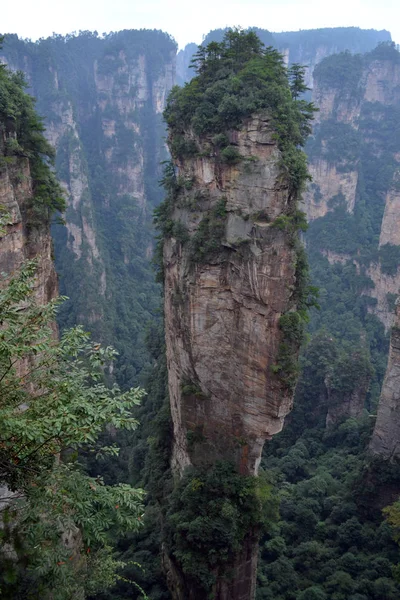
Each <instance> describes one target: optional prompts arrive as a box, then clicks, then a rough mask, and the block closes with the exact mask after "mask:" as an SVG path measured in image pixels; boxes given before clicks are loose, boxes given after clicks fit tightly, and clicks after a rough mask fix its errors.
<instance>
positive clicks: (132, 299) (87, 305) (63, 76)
mask: <svg viewBox="0 0 400 600" xmlns="http://www.w3.org/2000/svg"><path fill="white" fill-rule="evenodd" d="M175 52H176V50H175V43H174V42H173V41H172V40H171V39H170V38H169V36H168V35H166V34H163V33H161V32H156V31H154V32H150V31H123V32H119V33H116V34H111V35H109V36H106V37H104V38H99V37H98V36H97V34H91V33H89V32H85V33H82V34H80V35H78V36H67V37H65V38H64V37H62V36H54V37H53V38H49V39H47V40H42V41H40V42H38V43H35V44H33V43H30V42H26V41H25V42H24V41H22V40H18V38H17V37H16V36H7V40H6V42H5V44H4V47H3V49H2V57H1V60H3V61H5V62H7V63H8V65H9V67H10V68H11V69H13V70H17V69H19V70H22V71H24V73H25V74H26V77H27V80H28V83H29V86H30V87H29V89H28V91H30V92H31V93H32V94H33V95H34V96H35V97H36V98H37V110H38V112H39V113H40V114H42V115H44V116H45V125H46V136H47V137H48V139H49V141H50V142H51V143H52V144H53V145H54V146H55V147H56V150H57V158H56V166H57V174H58V177H59V179H60V180H61V182H62V183H63V186H64V188H65V190H66V193H67V203H68V208H67V211H66V215H65V220H66V225H65V227H63V226H56V227H54V228H53V236H54V241H55V256H56V268H57V271H58V272H59V273H60V274H61V277H60V285H61V289H60V291H61V293H62V294H64V295H66V296H68V297H69V298H70V299H71V301H70V302H67V303H66V304H65V305H63V307H62V309H61V325H62V326H64V325H67V326H69V325H74V324H76V323H80V324H83V325H84V326H85V327H86V328H87V329H88V330H90V331H91V332H92V335H93V337H94V339H99V341H102V342H104V343H112V344H113V345H115V346H116V348H117V350H119V352H120V358H119V362H118V364H117V368H116V371H115V375H116V377H117V379H118V381H119V383H121V384H122V385H133V384H135V383H136V382H137V379H136V376H137V373H138V371H139V370H140V369H141V368H142V367H143V365H144V364H146V361H148V355H147V354H146V349H145V341H144V337H145V332H144V329H145V323H146V322H147V321H149V320H150V319H151V318H153V317H154V315H155V313H156V311H157V309H158V308H159V304H160V300H159V288H158V286H157V285H156V284H155V283H154V273H153V271H152V269H151V266H150V259H151V255H152V249H153V234H152V230H151V225H152V211H153V208H154V206H155V205H156V204H158V203H159V202H160V200H161V191H160V190H159V189H158V187H157V181H158V180H159V178H160V175H161V173H160V166H159V163H160V161H162V160H163V159H164V158H166V148H165V143H164V139H163V138H164V135H165V134H164V127H163V124H162V111H163V108H164V103H165V99H166V96H167V94H168V92H169V90H170V89H171V87H172V85H173V83H174V79H175ZM138 348H141V350H138ZM142 348H143V349H142Z"/></svg>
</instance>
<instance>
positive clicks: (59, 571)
mask: <svg viewBox="0 0 400 600" xmlns="http://www.w3.org/2000/svg"><path fill="white" fill-rule="evenodd" d="M2 221H3V222H4V221H5V218H4V217H3V219H2ZM1 233H2V232H1V231H0V235H1ZM35 270H36V265H35V263H34V261H29V262H27V263H26V264H25V265H23V267H22V268H21V270H20V271H19V272H18V273H17V274H15V275H14V276H13V277H12V278H11V279H9V280H5V279H4V276H3V281H2V282H0V398H1V401H0V431H1V439H0V490H1V497H0V502H1V504H0V515H1V517H2V520H3V526H2V529H1V535H0V564H1V566H2V569H1V572H2V575H1V576H0V591H1V595H2V597H3V598H15V599H17V598H21V599H22V598H47V597H51V598H52V600H64V599H65V600H67V599H69V598H71V597H74V598H75V597H76V598H80V597H82V598H83V597H84V596H85V594H86V593H92V592H95V591H96V589H104V588H107V587H109V586H111V585H112V584H113V583H114V582H115V580H116V578H117V575H116V569H117V568H118V567H119V566H121V564H120V563H118V562H117V561H115V560H114V558H113V556H112V551H111V548H110V546H111V544H110V540H111V537H110V534H111V532H112V534H113V536H115V535H120V534H122V533H124V532H126V531H135V530H137V529H138V528H139V526H140V521H141V516H142V512H143V505H142V501H143V496H144V492H143V491H142V490H140V489H134V488H132V487H131V486H129V485H127V484H119V485H115V486H108V485H105V484H104V482H103V481H102V479H101V477H97V478H91V477H89V476H87V475H86V474H85V473H84V472H83V470H82V468H81V466H80V464H79V460H78V451H79V450H80V449H85V450H87V451H91V452H94V453H96V455H97V456H98V457H100V456H102V455H103V456H104V455H107V454H111V455H115V454H117V453H118V448H116V447H114V446H111V447H101V445H100V444H98V443H96V440H97V437H98V435H99V434H100V433H101V432H102V431H103V430H104V428H105V427H106V426H109V427H112V428H114V429H119V428H124V429H128V430H133V429H135V428H136V426H137V421H136V419H135V418H134V417H133V416H132V412H131V409H132V408H133V407H134V406H135V405H137V404H139V402H140V399H141V397H142V396H143V391H142V390H140V389H139V388H136V389H131V390H129V391H126V392H124V393H122V392H120V390H119V388H118V387H117V386H116V385H114V386H113V387H112V388H111V389H109V388H107V387H106V385H105V384H104V383H103V380H104V372H105V371H106V370H107V369H108V368H109V367H110V363H111V361H112V359H113V358H114V356H115V351H114V350H113V349H112V348H102V347H101V346H100V345H98V344H95V343H91V342H89V340H88V334H86V333H85V332H84V331H83V330H82V329H81V328H80V327H77V328H75V329H72V330H69V331H66V332H65V333H64V334H63V336H62V337H61V339H60V340H58V339H57V337H56V336H55V333H54V326H53V324H54V320H55V312H56V307H57V305H58V304H59V300H55V301H53V302H51V303H49V304H47V305H45V306H43V305H40V304H39V303H38V302H37V300H36V298H35V292H34V290H35Z"/></svg>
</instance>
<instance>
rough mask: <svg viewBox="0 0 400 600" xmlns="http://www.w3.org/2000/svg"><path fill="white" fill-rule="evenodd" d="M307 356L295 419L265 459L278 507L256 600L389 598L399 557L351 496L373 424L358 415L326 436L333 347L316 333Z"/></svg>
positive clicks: (394, 592)
mask: <svg viewBox="0 0 400 600" xmlns="http://www.w3.org/2000/svg"><path fill="white" fill-rule="evenodd" d="M308 354H309V356H308V361H307V366H306V367H305V366H303V378H302V382H303V383H300V384H299V387H298V390H297V395H296V401H295V407H296V408H295V412H294V413H293V418H291V419H290V423H289V424H288V425H287V426H286V428H285V430H284V431H283V432H282V433H281V434H279V435H278V436H276V437H274V439H273V440H272V441H271V442H269V443H268V444H267V446H266V448H265V452H264V458H263V461H264V463H265V464H268V468H269V469H270V471H271V472H272V473H273V476H274V477H275V478H276V481H277V482H278V484H277V485H278V489H279V490H280V494H281V503H280V521H279V523H278V524H277V526H275V527H273V528H272V529H271V530H270V531H269V532H268V533H267V534H266V535H265V536H264V538H263V539H262V540H261V545H260V561H259V571H258V588H257V595H256V598H257V600H275V599H277V598H279V599H282V600H299V599H302V600H304V599H309V600H314V599H322V598H325V599H326V600H327V599H329V598H335V599H336V598H337V599H340V600H348V599H349V598H361V597H362V598H365V599H367V600H378V598H382V597H384V598H386V597H388V598H393V599H395V598H396V597H397V596H398V594H399V587H398V584H397V583H396V581H395V580H394V578H393V572H392V571H393V568H394V566H395V564H396V563H397V561H398V560H399V551H398V550H397V549H396V545H395V544H394V543H393V542H392V541H391V531H390V528H389V526H388V524H387V523H385V522H384V521H382V519H381V518H380V515H379V512H374V511H369V512H366V511H365V510H363V509H362V502H361V498H362V494H363V490H362V488H361V490H358V495H357V494H356V493H355V491H356V488H357V486H358V485H359V480H360V473H361V472H362V470H363V468H364V464H365V460H366V454H365V450H366V447H367V444H368V442H369V439H370V435H371V426H372V424H373V423H371V419H370V418H369V417H368V415H364V416H363V417H362V418H360V419H359V420H356V419H354V418H352V419H349V420H347V421H345V422H342V423H339V424H337V425H336V426H335V427H334V428H333V429H331V430H329V433H328V432H326V430H325V419H324V416H325V414H326V409H327V406H326V405H325V407H324V405H323V403H322V402H321V383H322V382H323V378H324V375H323V373H324V372H325V373H326V372H327V370H329V369H330V366H331V362H332V359H333V360H335V350H334V346H333V345H332V340H331V339H330V338H329V337H327V336H326V335H324V334H321V335H320V337H319V339H318V344H316V343H315V345H314V348H313V349H312V350H311V349H310V350H309V352H308ZM321 354H322V356H321ZM317 356H321V358H320V360H319V362H318V360H316V357H317ZM321 367H322V372H321ZM305 368H306V369H307V370H305ZM310 392H311V394H312V395H313V396H311V397H310ZM318 415H320V416H322V417H323V418H322V419H321V418H320V419H318ZM360 494H361V496H360ZM356 500H357V501H356Z"/></svg>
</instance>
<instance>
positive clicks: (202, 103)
mask: <svg viewBox="0 0 400 600" xmlns="http://www.w3.org/2000/svg"><path fill="white" fill-rule="evenodd" d="M193 67H194V69H195V70H196V77H194V78H193V79H192V80H191V81H190V82H189V83H186V84H185V86H184V87H183V88H179V87H177V86H176V87H174V88H173V89H172V91H171V94H170V96H169V99H168V103H167V107H166V109H165V112H164V117H165V120H166V122H167V125H168V127H169V132H170V140H171V150H172V154H173V155H175V156H179V155H182V154H185V153H190V152H192V153H193V152H194V147H193V145H191V146H190V145H186V146H185V145H184V144H182V143H181V138H182V137H184V136H185V134H187V133H188V132H190V131H193V133H194V134H195V135H196V136H200V137H202V136H207V135H208V134H213V135H214V136H215V134H225V133H227V132H228V131H229V130H232V129H239V128H240V126H241V124H242V123H243V120H244V119H246V118H248V117H250V116H251V115H252V114H254V113H257V112H260V111H266V112H267V114H269V115H270V116H271V120H272V127H273V128H274V130H275V137H276V139H277V142H278V146H279V148H280V150H281V151H282V157H283V164H284V166H285V167H286V169H287V170H288V173H289V179H290V182H291V185H292V188H293V190H294V191H296V192H297V191H301V189H302V188H303V186H304V183H305V181H306V180H307V179H308V178H309V176H308V173H307V165H306V158H305V155H304V153H303V152H302V151H301V150H300V148H301V147H303V146H304V144H305V141H306V138H307V136H308V135H309V133H310V131H311V120H312V118H313V114H314V112H315V110H316V109H315V108H314V106H313V104H312V103H310V102H306V101H304V100H301V99H299V98H298V95H299V90H304V79H303V74H304V73H303V72H302V70H301V68H299V69H298V70H297V73H296V86H295V88H293V85H292V86H291V81H293V77H292V76H291V75H290V74H289V73H288V70H287V69H286V67H285V65H284V62H283V57H282V55H281V54H280V53H279V52H278V51H277V50H275V49H274V48H272V47H270V46H269V47H267V48H266V47H264V45H263V43H262V42H261V41H260V39H259V38H258V37H257V35H256V34H255V33H254V32H253V31H249V32H245V31H242V30H237V29H234V30H232V29H230V30H228V31H227V32H226V33H225V36H224V39H223V40H222V42H220V43H218V42H211V43H210V44H208V45H207V46H199V49H198V51H197V53H196V54H195V56H194V59H193ZM290 77H292V79H290ZM292 92H293V93H292ZM219 143H221V141H220V140H219Z"/></svg>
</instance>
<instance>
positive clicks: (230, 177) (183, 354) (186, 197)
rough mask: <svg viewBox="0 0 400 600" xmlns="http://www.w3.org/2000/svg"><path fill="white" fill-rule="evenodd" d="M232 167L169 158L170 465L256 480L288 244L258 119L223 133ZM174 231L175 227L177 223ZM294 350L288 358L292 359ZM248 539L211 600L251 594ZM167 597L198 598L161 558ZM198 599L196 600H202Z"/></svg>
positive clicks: (272, 408) (252, 544)
mask: <svg viewBox="0 0 400 600" xmlns="http://www.w3.org/2000/svg"><path fill="white" fill-rule="evenodd" d="M231 140H232V143H233V144H234V146H235V148H236V149H237V152H238V153H239V155H240V160H239V161H236V162H235V164H232V165H229V164H226V163H223V162H221V159H220V158H219V157H218V156H216V155H212V154H210V152H208V153H206V152H205V150H206V148H207V147H209V144H210V142H211V139H208V138H206V139H202V140H201V141H200V140H196V142H197V143H198V144H200V146H199V153H198V154H197V155H196V156H188V157H186V158H185V159H183V160H179V161H177V166H178V173H179V178H178V185H179V186H180V189H179V191H178V194H177V198H176V200H175V203H174V209H173V212H172V215H171V218H172V220H173V222H175V227H176V231H177V232H180V233H179V234H178V233H176V234H175V235H174V234H173V235H172V237H167V239H166V240H165V242H164V273H165V331H166V347H167V364H168V378H169V394H170V404H171V415H172V420H173V428H174V439H173V456H172V466H173V470H174V472H175V473H179V474H180V475H182V473H183V471H184V470H185V468H186V467H188V466H190V465H192V466H194V467H195V468H200V469H204V468H205V469H208V468H210V467H211V465H213V464H215V463H218V462H219V461H229V462H234V463H235V466H236V469H237V471H238V472H239V473H240V474H242V475H254V474H257V471H258V466H259V462H260V458H261V451H262V448H263V445H264V441H265V440H266V439H269V438H271V436H272V435H274V434H276V433H277V432H279V431H280V430H281V429H282V425H283V421H284V418H285V415H286V414H287V413H288V412H289V410H290V408H291V406H292V397H293V387H292V386H291V385H289V384H288V382H287V381H285V380H284V379H283V378H282V376H280V375H279V374H278V370H279V368H277V363H279V360H280V350H281V348H282V342H283V341H284V339H283V336H284V334H283V331H282V329H281V328H280V319H281V317H282V315H284V314H288V313H289V312H290V311H295V310H296V299H295V297H296V293H295V290H296V262H297V257H296V252H297V250H296V244H294V243H293V238H291V237H290V236H289V234H288V233H287V231H286V230H285V228H284V227H283V228H282V227H279V226H278V223H279V222H280V221H279V219H280V218H281V219H282V218H284V215H288V213H290V211H291V210H293V202H294V200H293V199H291V198H290V195H289V189H288V187H289V186H288V181H287V180H286V178H285V177H283V176H282V171H281V167H280V162H281V153H280V151H279V150H278V148H277V144H276V141H275V139H274V135H273V129H272V126H271V122H270V119H269V117H268V116H267V115H265V114H259V115H255V116H254V117H253V118H250V119H248V120H247V121H245V123H244V124H243V126H242V128H241V129H240V131H238V132H233V133H232V135H231ZM178 225H179V227H178ZM297 351H298V347H297V344H296V345H295V347H294V348H292V353H293V356H292V359H293V360H294V361H295V360H296V358H297ZM256 542H257V532H256V531H253V532H249V533H248V535H247V537H246V539H245V542H244V543H243V546H242V549H241V551H240V552H238V554H237V556H236V557H235V565H234V569H233V573H234V575H233V577H232V578H231V579H230V580H229V581H227V580H223V579H218V578H217V584H216V585H217V588H216V589H215V590H214V592H215V594H216V596H215V597H216V598H218V599H219V600H227V599H228V598H229V599H231V600H248V599H250V598H253V595H254V589H255V587H254V586H255V577H254V574H255V566H256V556H257V543H256ZM166 564H168V565H169V567H168V574H169V579H170V580H171V581H170V589H171V590H173V593H174V597H175V598H177V599H179V600H180V599H182V600H183V598H185V599H186V598H192V599H197V598H200V596H199V595H196V592H195V591H193V590H192V589H191V588H190V584H189V587H187V586H188V584H187V582H185V585H186V587H185V586H183V587H182V585H183V584H182V582H181V583H179V582H180V576H179V569H177V567H176V566H175V567H174V565H173V562H171V559H170V558H168V557H167V560H166ZM202 597H203V596H202Z"/></svg>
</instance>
